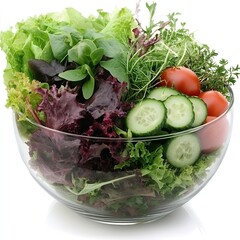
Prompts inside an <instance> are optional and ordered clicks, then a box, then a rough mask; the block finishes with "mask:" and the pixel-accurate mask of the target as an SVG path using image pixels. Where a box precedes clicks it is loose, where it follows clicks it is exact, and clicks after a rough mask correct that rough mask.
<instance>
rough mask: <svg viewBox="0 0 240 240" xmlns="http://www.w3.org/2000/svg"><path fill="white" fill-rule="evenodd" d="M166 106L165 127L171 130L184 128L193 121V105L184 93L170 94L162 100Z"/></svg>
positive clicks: (189, 125)
mask: <svg viewBox="0 0 240 240" xmlns="http://www.w3.org/2000/svg"><path fill="white" fill-rule="evenodd" d="M164 105H165V107H166V108H167V120H166V127H167V128H169V129H173V130H184V129H187V128H189V127H191V125H192V123H193V121H194V112H193V105H192V103H191V101H190V100H189V99H188V97H186V96H184V95H172V96H170V97H168V98H167V99H166V100H165V101H164Z"/></svg>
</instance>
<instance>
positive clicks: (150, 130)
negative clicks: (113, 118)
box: [126, 99, 167, 136]
mask: <svg viewBox="0 0 240 240" xmlns="http://www.w3.org/2000/svg"><path fill="white" fill-rule="evenodd" d="M166 114H167V111H166V108H165V106H164V104H163V102H160V101H158V100H155V99H145V100H143V101H142V102H139V103H137V104H136V105H135V106H134V107H133V108H132V109H131V110H130V112H129V113H128V115H127V118H126V125H127V127H128V129H129V130H130V131H131V132H132V134H133V135H135V136H150V135H155V134H158V133H159V132H160V130H161V128H162V127H163V125H164V124H165V120H166Z"/></svg>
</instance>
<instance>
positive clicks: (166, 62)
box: [0, 3, 240, 216]
mask: <svg viewBox="0 0 240 240" xmlns="http://www.w3.org/2000/svg"><path fill="white" fill-rule="evenodd" d="M146 7H147V9H148V10H149V16H150V17H149V19H150V21H149V25H148V26H147V27H146V28H143V27H142V26H141V23H140V22H139V21H138V20H137V19H135V17H134V14H133V13H132V12H131V11H130V10H129V9H127V8H122V9H120V10H118V11H116V12H115V13H113V14H110V13H107V12H104V11H103V10H99V11H98V16H89V17H84V16H83V15H82V14H81V13H80V12H78V11H77V10H75V9H73V8H67V9H65V10H64V11H63V12H61V13H49V14H45V15H40V16H37V17H31V18H28V19H27V20H25V21H22V22H19V23H17V24H16V28H15V29H14V28H13V29H9V30H8V31H5V32H1V33H0V47H1V49H2V50H3V51H4V52H5V53H6V58H7V67H6V69H5V71H4V80H5V85H6V88H7V92H8V99H7V106H8V107H11V108H12V109H13V110H14V111H15V112H17V113H18V114H19V118H18V120H19V121H18V126H19V129H20V130H21V131H22V133H23V132H24V135H25V136H27V141H26V143H27V145H28V147H29V154H30V156H31V160H30V164H31V167H32V168H34V169H35V170H36V171H37V172H38V173H40V174H41V175H42V177H43V178H44V179H45V180H47V182H49V183H51V184H53V185H54V186H55V187H56V188H57V189H59V191H60V189H61V192H62V191H63V192H64V193H65V194H66V193H71V194H72V198H73V199H75V200H74V201H77V202H78V203H83V204H87V205H89V206H92V207H95V208H99V209H104V210H107V211H110V212H111V214H112V213H114V214H117V215H124V216H126V215H128V216H138V215H139V214H142V213H143V212H145V211H148V210H149V209H151V208H152V207H154V206H158V205H159V202H163V203H164V201H169V200H171V199H174V198H176V197H180V196H183V195H184V194H187V193H188V192H190V191H192V189H194V186H195V185H196V184H198V183H199V182H201V181H202V180H203V178H204V177H205V176H206V175H207V171H208V170H207V169H208V168H209V166H210V165H211V164H212V163H213V162H214V160H215V159H216V158H217V157H218V154H219V151H220V150H221V149H214V151H212V152H210V153H201V143H200V142H199V141H198V140H197V139H196V136H195V135H194V134H189V135H187V137H188V139H189V140H187V141H191V142H194V141H195V145H194V146H192V148H194V151H195V157H194V159H193V160H192V161H191V162H189V163H188V164H183V165H181V164H180V165H178V164H175V163H174V160H173V163H172V162H171V161H168V160H167V159H166V156H168V155H167V154H168V152H170V155H171V153H172V152H174V151H176V149H175V146H176V144H178V143H174V144H172V143H171V141H173V140H177V141H180V140H181V141H182V140H183V139H180V140H179V139H175V138H174V139H170V141H164V140H163V139H157V138H154V139H155V140H152V141H150V140H149V139H150V138H147V139H144V138H143V137H144V136H148V137H149V136H150V137H151V135H153V134H155V135H159V134H160V135H161V134H164V135H166V134H169V133H172V132H176V131H181V130H183V129H187V128H191V127H194V126H193V125H192V124H193V122H194V117H196V116H197V113H196V111H195V112H194V108H193V105H194V103H193V102H194V98H193V97H192V96H191V97H189V96H185V95H183V94H181V93H180V92H178V91H176V90H175V89H173V88H169V91H170V89H171V91H173V90H174V91H176V92H177V93H176V92H175V93H176V96H174V97H172V99H175V98H176V99H177V100H174V101H177V102H178V101H180V99H183V102H184V103H185V102H186V103H187V104H188V105H189V106H190V110H188V113H187V114H189V112H190V113H191V114H192V115H191V116H192V117H190V118H189V122H188V123H187V124H185V125H184V126H183V127H181V128H179V129H177V128H176V127H173V126H174V125H173V126H171V127H169V126H170V125H169V122H167V121H168V119H167V117H169V116H170V114H169V112H170V111H169V110H168V111H167V110H166V108H167V103H166V101H165V100H161V101H160V100H159V99H157V100H156V99H152V98H149V95H151V94H152V93H153V91H155V89H156V88H158V86H157V85H158V84H159V81H160V75H161V73H162V72H163V71H164V70H165V69H168V68H170V67H176V68H177V67H179V66H184V67H185V68H189V69H191V70H192V71H193V72H195V73H196V75H197V76H198V78H199V80H200V83H201V91H207V90H216V91H218V92H220V93H221V94H223V95H225V96H226V97H228V87H229V86H230V85H232V84H234V83H235V81H236V78H237V77H238V75H239V73H240V67H239V66H236V67H229V68H228V62H227V61H226V60H224V59H222V60H220V61H219V62H216V59H215V57H216V56H217V53H216V52H215V51H214V50H211V49H210V48H209V47H208V46H207V45H205V44H200V43H198V42H197V41H196V40H195V38H194V35H193V34H192V33H191V32H190V31H189V30H188V29H187V28H186V26H185V23H179V20H178V14H177V13H172V14H169V15H168V16H167V20H166V21H162V20H160V21H159V22H154V14H155V11H156V3H153V4H146ZM157 91H159V90H157ZM170 95H172V96H173V95H175V94H170ZM154 98H155V97H154ZM190 98H192V100H191V101H190ZM167 99H168V101H170V100H169V99H170V97H169V98H167ZM199 99H200V98H199ZM197 101H198V100H197ZM199 101H200V100H199ZM143 103H146V104H145V105H147V106H148V105H149V104H150V105H151V107H152V105H153V104H155V105H154V106H156V109H157V112H158V113H159V111H160V112H161V111H162V112H161V114H159V115H161V116H160V117H161V119H160V120H159V119H158V123H157V124H159V125H157V128H156V129H157V131H155V130H156V129H155V128H154V129H153V130H154V131H152V130H151V131H150V130H149V131H148V130H147V134H146V132H144V133H142V132H141V131H139V132H140V134H139V132H138V131H137V133H136V134H135V132H134V131H133V130H132V129H131V126H134V125H135V123H136V121H137V120H136V118H138V117H135V115H134V114H133V111H134V109H135V110H136V107H137V106H140V108H142V107H143V105H144V104H143ZM197 104H199V103H197ZM160 105H161V106H160ZM173 105H174V104H173ZM200 105H201V108H202V109H205V108H204V107H205V105H204V104H202V103H200ZM159 106H160V107H159ZM159 109H160V110H159ZM205 110H206V109H205ZM205 110H204V111H202V112H204V114H205V115H204V117H203V118H202V120H200V123H199V124H197V125H200V124H202V123H203V122H204V121H205V119H206V117H207V110H206V111H205ZM144 111H145V110H144ZM167 112H168V116H167ZM164 114H166V115H164ZM131 115H133V117H131V119H130V120H129V118H130V116H131ZM152 115H153V119H154V118H155V115H156V114H155V113H154V112H153V114H152ZM148 116H151V114H148ZM29 120H30V121H32V122H36V123H38V124H40V125H43V126H45V127H47V128H51V129H55V130H58V131H61V132H63V133H61V132H51V131H49V130H48V129H47V128H38V127H36V125H34V124H30V122H29ZM128 120H129V121H128ZM135 120H136V121H135ZM144 121H145V120H144ZM149 121H151V119H150V120H149ZM184 121H185V120H184ZM187 121H188V120H187ZM128 122H130V123H128ZM166 122H167V124H166ZM140 124H141V123H140ZM129 126H130V127H129ZM159 126H160V127H159ZM64 133H71V134H72V135H67V134H64ZM77 135H78V136H77ZM135 135H136V136H138V137H140V138H139V139H137V138H134V137H135ZM185 136H186V135H185ZM170 147H171V148H170ZM188 147H189V146H188ZM198 147H199V151H198V150H196V149H198ZM169 148H170V150H169ZM174 157H175V156H174ZM174 157H173V158H174ZM169 158H170V157H169Z"/></svg>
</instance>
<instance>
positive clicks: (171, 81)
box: [159, 67, 201, 96]
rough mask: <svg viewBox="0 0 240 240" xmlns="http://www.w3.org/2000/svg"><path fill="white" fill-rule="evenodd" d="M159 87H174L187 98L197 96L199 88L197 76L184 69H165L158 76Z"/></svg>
mask: <svg viewBox="0 0 240 240" xmlns="http://www.w3.org/2000/svg"><path fill="white" fill-rule="evenodd" d="M159 86H167V87H174V88H175V89H176V90H178V91H179V92H182V93H184V94H186V95H188V96H198V95H199V93H200V88H201V86H200V81H199V78H198V77H197V75H196V74H195V73H194V72H193V71H192V70H191V69H189V68H185V67H171V68H167V69H165V70H164V71H163V72H162V74H161V76H160V83H159Z"/></svg>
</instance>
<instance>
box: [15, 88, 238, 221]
mask: <svg viewBox="0 0 240 240" xmlns="http://www.w3.org/2000/svg"><path fill="white" fill-rule="evenodd" d="M233 101H234V96H233V92H232V90H231V88H229V107H228V109H227V111H226V112H225V113H224V114H222V115H221V116H220V117H218V118H217V119H215V120H214V121H211V122H209V123H207V124H204V125H202V126H200V127H196V128H192V129H189V130H185V131H181V132H176V133H171V134H166V133H165V134H164V133H163V134H162V135H159V136H153V137H144V138H143V137H141V138H99V137H87V136H82V135H74V134H69V133H65V132H60V131H56V130H53V129H49V128H46V127H44V126H42V125H39V124H36V123H34V122H31V121H30V120H24V121H19V114H18V113H14V126H15V127H14V128H15V133H16V139H17V144H18V147H19V150H20V154H21V157H22V159H23V161H24V163H25V164H26V166H27V168H28V169H29V171H30V173H31V175H32V176H33V178H34V179H35V180H36V181H37V182H38V183H39V185H40V186H41V187H43V188H44V189H45V190H46V191H47V192H48V193H49V194H50V195H52V196H53V197H54V198H55V199H56V200H57V201H60V202H61V203H63V204H64V205H66V206H67V207H69V208H70V209H73V210H74V211H76V212H77V213H79V214H82V215H84V216H86V217H88V218H90V219H92V220H95V221H99V222H102V223H110V224H135V223H146V222H150V221H154V220H157V219H160V218H162V217H163V216H165V215H167V214H169V213H170V212H172V211H174V210H175V209H177V208H179V207H180V206H182V205H183V204H185V203H186V202H188V201H189V200H190V199H191V198H192V197H194V196H195V195H196V194H197V193H198V192H199V191H200V190H201V189H202V188H203V187H204V186H205V185H206V184H207V183H208V182H209V180H210V179H211V178H212V177H213V175H214V174H215V172H216V171H217V169H218V167H219V166H220V164H221V162H222V160H223V158H224V155H225V153H226V150H227V148H228V144H229V141H230V136H231V128H232V120H233ZM184 137H186V138H189V137H190V139H191V137H193V139H195V140H196V139H197V141H198V142H199V143H200V144H199V146H200V148H199V149H195V150H196V151H198V154H199V155H198V156H199V157H198V160H197V161H196V162H194V163H193V164H192V165H190V166H185V167H184V166H180V167H179V166H178V167H174V166H172V165H171V164H169V162H168V160H167V159H166V153H165V147H166V146H168V144H170V143H174V144H175V142H174V141H175V140H179V139H181V140H182V139H184ZM195 140H194V141H195ZM174 144H173V148H172V149H173V150H172V152H171V153H170V154H171V155H173V156H175V157H177V158H179V159H181V158H182V157H184V156H181V154H182V152H181V146H180V147H179V146H178V145H176V146H178V147H174V146H175V145H174ZM183 144H189V146H188V147H189V148H193V147H195V146H194V145H191V142H190V143H189V142H188V143H183ZM185 147H186V146H185ZM113 150H114V151H113ZM185 154H186V153H185ZM189 154H191V151H190V152H189ZM130 158H131V159H132V161H131V164H130V163H129V161H128V160H129V159H130ZM100 169H101V171H100Z"/></svg>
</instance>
